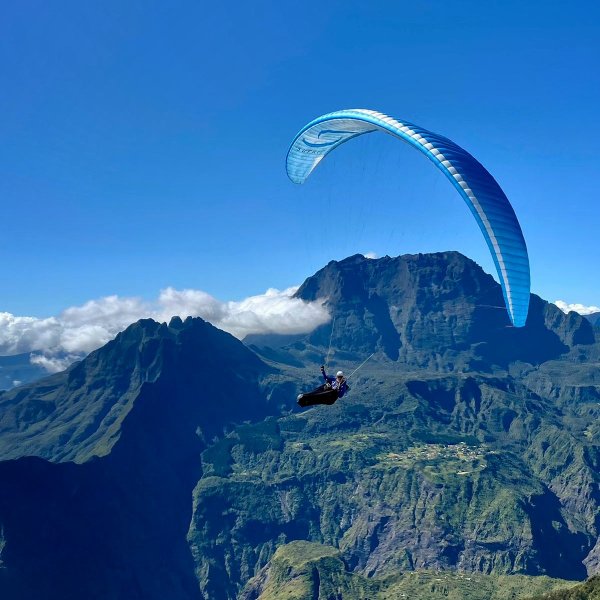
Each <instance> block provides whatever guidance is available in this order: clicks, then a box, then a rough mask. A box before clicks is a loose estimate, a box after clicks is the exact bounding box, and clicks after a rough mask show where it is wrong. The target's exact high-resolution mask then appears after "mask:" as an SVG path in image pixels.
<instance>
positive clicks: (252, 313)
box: [0, 287, 330, 372]
mask: <svg viewBox="0 0 600 600" xmlns="http://www.w3.org/2000/svg"><path fill="white" fill-rule="evenodd" d="M297 289H298V288H297V287H291V288H288V289H286V290H283V291H279V290H275V289H269V290H267V291H266V292H265V293H264V294H260V295H258V296H250V297H249V298H246V299H244V300H241V301H237V302H221V301H219V300H217V299H216V298H214V297H213V296H211V295H210V294H207V293H206V292H203V291H201V290H189V289H188V290H176V289H174V288H171V287H169V288H166V289H164V290H161V292H160V294H159V296H158V298H157V299H156V300H154V301H152V302H148V301H145V300H143V299H141V298H121V297H119V296H106V297H104V298H100V299H98V300H90V301H89V302H86V303H85V304H83V305H81V306H74V307H71V308H67V309H66V310H64V311H63V312H62V313H60V314H59V315H58V316H56V317H49V318H45V319H40V318H36V317H19V316H15V315H12V314H10V313H0V355H9V354H20V353H24V352H31V353H32V355H31V362H32V363H34V364H38V365H41V366H42V367H44V368H45V369H46V370H48V371H50V372H56V371H61V370H63V369H65V368H66V367H67V366H68V365H69V364H70V363H72V362H73V361H74V360H77V359H80V358H82V357H83V356H85V355H86V354H88V353H89V352H91V351H92V350H95V349H96V348H99V347H100V346H102V345H104V344H106V343H107V342H108V341H109V340H111V339H112V338H114V337H115V335H116V334H117V333H118V332H119V331H122V330H123V329H125V328H126V327H127V326H128V325H130V324H131V323H133V322H135V321H137V320H138V319H142V318H148V317H149V318H152V319H155V320H156V321H160V322H164V321H169V320H170V319H171V317H173V316H180V317H182V318H185V317H187V316H193V317H202V318H203V319H205V320H207V321H210V322H211V323H212V324H213V325H215V326H217V327H219V328H221V329H224V330H225V331H228V332H229V333H231V334H232V335H234V336H236V337H238V338H240V339H242V338H244V337H245V336H246V335H248V334H250V333H286V334H293V333H304V332H309V331H312V330H313V329H314V328H315V327H317V326H319V325H322V324H323V323H326V322H327V321H329V318H330V317H329V313H328V312H327V310H326V309H325V307H324V306H323V304H322V303H320V302H310V303H309V302H303V301H302V300H299V299H298V298H293V295H294V293H295V292H296V290H297Z"/></svg>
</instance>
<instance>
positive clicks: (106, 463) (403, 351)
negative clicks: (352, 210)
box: [0, 253, 600, 600]
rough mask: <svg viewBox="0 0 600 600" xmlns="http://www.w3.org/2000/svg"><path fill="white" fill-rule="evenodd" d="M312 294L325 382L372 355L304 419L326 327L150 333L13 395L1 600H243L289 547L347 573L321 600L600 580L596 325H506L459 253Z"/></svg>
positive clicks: (332, 283) (7, 401)
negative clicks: (326, 318)
mask: <svg viewBox="0 0 600 600" xmlns="http://www.w3.org/2000/svg"><path fill="white" fill-rule="evenodd" d="M298 295H299V296H300V297H302V298H304V299H307V300H310V299H320V300H322V301H324V302H326V303H327V306H328V308H329V310H330V311H331V313H332V314H333V315H334V316H335V317H336V325H335V329H334V330H333V349H332V359H331V363H332V364H331V367H332V368H334V369H337V368H339V367H341V368H343V369H344V370H346V371H348V372H349V371H351V370H352V369H353V368H354V367H355V366H356V365H357V364H358V363H360V362H361V361H362V360H363V359H364V358H366V356H368V355H369V354H371V353H374V356H373V358H372V359H371V360H370V361H369V362H368V363H367V365H365V367H364V368H363V369H362V370H361V371H359V372H358V373H357V374H356V375H355V376H354V377H353V379H352V381H351V386H352V390H351V392H350V393H349V395H348V396H347V397H345V398H343V399H342V400H340V401H338V402H337V403H336V404H335V405H333V406H332V407H315V408H312V409H309V410H303V411H300V410H299V409H298V407H297V405H296V403H295V398H296V395H297V393H298V392H299V391H301V390H306V389H310V388H311V387H312V386H313V385H316V384H317V383H318V366H319V364H320V363H321V361H322V360H323V357H324V355H325V354H326V353H327V346H328V343H329V338H330V335H331V333H332V330H331V325H325V326H322V327H319V328H317V329H315V330H314V331H313V332H311V333H310V334H308V335H305V336H288V337H286V338H283V339H282V338H277V336H273V335H271V336H266V337H265V336H253V337H252V338H251V339H249V340H247V345H244V344H242V343H241V342H239V341H238V340H235V339H234V338H233V337H231V336H230V335H228V334H226V333H224V332H222V331H219V330H218V329H216V328H214V327H212V326H211V325H209V324H208V323H205V322H204V321H202V320H201V319H187V320H186V321H185V322H182V321H181V320H180V319H173V320H172V321H171V323H170V324H169V325H166V324H162V325H161V324H158V323H154V322H152V321H140V322H139V323H137V324H134V325H132V326H131V327H129V328H128V329H127V330H126V331H124V332H123V333H122V334H120V335H119V336H117V338H116V339H115V340H114V341H113V342H111V343H109V344H108V345H107V346H105V347H104V348H102V349H100V350H98V351H97V352H95V353H92V354H91V355H90V356H89V357H87V358H86V359H85V360H83V361H82V362H81V363H79V364H77V365H74V366H73V367H71V368H70V369H69V370H67V371H66V372H64V373H60V374H57V375H54V376H52V377H49V378H46V379H44V380H41V381H39V382H36V383H34V384H31V385H26V386H23V387H21V388H19V389H15V390H11V391H8V392H3V393H0V459H1V460H0V561H1V563H0V596H2V598H8V599H9V600H10V599H13V598H14V599H16V598H34V597H35V598H43V599H46V598H47V599H52V600H54V599H57V600H58V599H59V598H60V599H61V600H64V599H67V598H77V599H78V598H81V597H85V598H103V599H104V598H118V599H120V598H127V599H128V600H131V599H136V598H140V599H141V598H143V599H144V600H148V599H150V600H152V599H157V600H158V599H161V600H162V599H163V598H170V599H172V600H180V599H181V600H184V599H185V600H189V599H197V600H200V599H202V600H204V599H210V600H233V599H235V598H237V597H239V596H240V594H242V590H244V588H245V586H246V585H247V584H248V582H249V581H250V580H251V579H253V578H255V579H254V582H255V583H256V581H257V580H256V578H257V577H260V574H261V573H265V572H267V571H268V569H270V568H271V567H273V566H274V565H275V566H276V563H277V560H279V558H281V556H283V555H285V553H286V552H288V551H287V550H283V549H282V550H281V553H283V554H280V555H277V559H275V558H274V557H275V556H276V552H277V551H278V548H281V547H283V548H292V549H293V548H295V546H293V545H291V546H290V545H289V544H290V543H291V542H294V541H305V542H307V543H315V544H319V546H306V548H309V549H310V548H313V549H314V552H316V557H315V556H313V554H312V550H310V551H308V550H307V552H308V555H307V556H306V558H305V559H302V560H303V561H304V562H303V564H305V565H309V563H310V564H312V562H311V561H314V560H316V561H317V562H318V563H319V565H321V564H327V565H330V566H331V569H329V567H328V568H327V569H325V570H322V571H319V572H320V573H322V576H321V575H319V577H320V580H319V581H320V583H319V587H323V589H324V590H327V593H329V591H328V590H330V589H331V590H335V589H336V586H338V587H339V586H342V587H343V586H346V587H345V588H343V589H346V590H349V591H347V592H346V593H347V594H350V593H352V594H361V593H364V594H367V593H375V592H376V593H377V594H380V593H387V594H388V597H390V598H391V597H394V596H393V595H390V594H395V593H396V591H394V590H395V588H394V587H393V586H394V585H396V586H405V587H403V588H398V589H402V591H400V592H398V593H400V594H401V593H406V594H412V593H413V591H412V589H413V588H411V587H410V586H411V585H413V584H414V585H416V586H417V588H418V589H419V590H421V591H422V590H425V591H427V590H430V591H431V590H433V591H431V593H435V594H438V592H439V593H445V592H444V590H446V591H447V592H448V594H455V595H456V594H460V593H466V591H465V590H467V588H469V589H471V590H472V591H473V593H479V592H481V594H480V597H481V598H482V600H483V598H484V597H485V598H487V597H494V596H490V595H489V594H491V593H494V594H500V593H504V592H502V590H509V589H513V588H512V587H511V586H514V589H515V590H519V594H520V593H521V591H524V592H526V593H527V595H534V594H536V593H538V592H541V591H546V590H549V589H551V588H553V587H555V585H558V584H559V583H560V581H559V582H557V580H584V579H585V578H586V576H588V575H592V574H594V573H598V572H600V542H599V539H600V538H599V531H600V487H599V485H600V445H599V444H598V441H597V440H598V439H599V438H598V434H599V433H600V430H599V423H600V374H599V373H600V370H599V369H598V365H599V364H600V344H598V342H597V341H596V338H595V334H594V330H593V328H592V326H591V324H590V323H589V321H587V320H586V319H584V318H582V317H580V316H578V315H576V314H573V313H571V314H569V315H564V314H563V313H562V312H561V311H559V310H558V309H557V308H556V307H555V306H553V305H550V304H548V303H546V302H544V301H543V300H541V299H539V298H537V297H535V296H532V306H531V314H530V320H529V322H528V325H527V327H526V328H524V329H519V330H517V329H515V328H512V327H507V324H508V318H507V316H506V312H505V310H504V309H503V308H502V306H501V303H502V296H501V292H500V290H499V287H498V285H497V284H496V283H495V282H494V280H493V279H492V278H491V277H490V276H489V275H486V274H485V273H484V272H483V271H482V270H481V269H480V268H479V267H478V266H477V265H475V264H474V263H473V262H472V261H469V260H468V259H466V258H465V257H462V256H461V255H459V254H457V253H440V254H434V255H409V256H403V257H398V258H395V259H392V258H384V259H379V260H366V259H364V258H362V257H350V258H349V259H347V260H345V261H341V262H332V263H330V264H329V265H327V267H325V268H324V269H322V270H321V271H319V272H318V273H317V274H315V275H314V276H313V277H311V278H309V279H308V280H307V281H306V283H305V284H304V285H303V286H302V287H301V288H300V289H299V291H298ZM323 546H329V547H332V548H334V549H335V552H334V551H332V550H331V549H325V550H324V549H323ZM294 552H295V551H294ZM302 552H304V550H303V551H302ZM273 560H275V562H273ZM294 560H295V559H294ZM269 565H271V567H269ZM334 566H335V568H334ZM294 568H296V567H294ZM304 568H305V567H302V569H304ZM319 568H320V567H319ZM265 569H266V571H265ZM302 569H300V571H302ZM306 569H308V570H309V571H310V572H311V573H312V572H313V570H312V566H306ZM302 572H303V573H304V571H302ZM328 573H329V574H330V575H331V580H330V579H328V577H329V575H327V574H328ZM411 573H416V574H415V575H412V574H411ZM463 575H464V577H473V578H475V579H471V580H468V579H465V581H463V580H462V579H461V577H462V576H463ZM303 577H304V575H303V576H302V577H298V578H296V579H298V581H299V582H300V583H298V586H300V588H298V589H301V586H303V585H305V583H302V581H304V579H303ZM504 577H506V578H507V579H502V578H504ZM394 578H396V579H394ZM292 579H293V578H292ZM437 579H441V582H438V581H437ZM286 581H287V580H286V579H285V578H283V579H281V584H282V585H287V583H286ZM472 581H476V582H477V585H473V584H472V583H468V582H472ZM501 581H502V582H504V583H502V585H499V584H498V582H501ZM411 582H413V583H411ZM414 582H416V583H414ZM528 582H529V583H528ZM313 584H314V582H313ZM313 584H311V585H313ZM438 584H439V585H438ZM261 585H262V584H261ZM290 585H291V584H290ZM294 585H296V584H294ZM560 585H563V584H562V583H560ZM565 585H566V584H565ZM328 586H329V587H328ZM332 586H333V587H332ZM348 586H349V587H348ZM382 586H383V587H382ZM386 586H387V587H386ZM406 586H408V587H406ZM469 586H470V587H469ZM486 586H487V587H486ZM536 586H539V587H536ZM263 587H264V586H263ZM248 589H250V588H247V590H246V591H248ZM255 589H260V590H261V591H260V593H261V594H262V593H263V592H264V593H266V592H267V591H268V589H267V588H266V587H264V589H262V588H256V587H255ZM290 589H291V590H292V591H294V588H293V586H292V588H290ZM340 589H342V588H340ZM415 589H416V588H415ZM373 590H375V591H373ZM404 590H406V591H404ZM246 591H245V592H243V593H244V594H245V593H246ZM421 591H419V593H421ZM248 593H254V592H251V591H249V592H248ZM269 593H271V592H269ZM273 593H275V592H273ZM294 593H296V592H294ZM298 593H300V592H298ZM303 593H304V592H303ZM335 593H337V592H335V591H331V594H335ZM340 593H341V592H340ZM414 593H416V592H414ZM469 593H470V592H469ZM484 593H485V594H488V596H484V595H483V594H484ZM516 593H517V592H516V591H515V594H516ZM331 594H330V595H331ZM309 597H310V596H309ZM334 597H335V595H334ZM349 597H350V598H352V596H349ZM359 597H360V596H359ZM383 597H386V596H383ZM396 597H401V596H396ZM409 597H410V596H409ZM425 597H427V596H425ZM430 597H435V596H430ZM448 597H451V596H448ZM457 597H460V596H457ZM467 597H468V596H467ZM475 597H476V596H473V598H475ZM498 597H499V598H500V597H501V596H498ZM515 597H518V596H516V595H515ZM328 600H329V598H328Z"/></svg>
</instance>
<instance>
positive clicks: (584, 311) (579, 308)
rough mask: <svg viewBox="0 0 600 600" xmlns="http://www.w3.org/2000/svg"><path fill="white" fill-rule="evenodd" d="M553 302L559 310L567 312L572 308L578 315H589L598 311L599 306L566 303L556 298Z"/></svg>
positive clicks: (599, 309)
mask: <svg viewBox="0 0 600 600" xmlns="http://www.w3.org/2000/svg"><path fill="white" fill-rule="evenodd" d="M554 304H556V306H558V308H560V310H562V311H563V312H565V313H568V312H570V311H572V310H574V311H575V312H576V313H579V314H580V315H591V314H593V313H597V312H600V306H585V304H568V303H567V302H564V301H563V300H556V302H554Z"/></svg>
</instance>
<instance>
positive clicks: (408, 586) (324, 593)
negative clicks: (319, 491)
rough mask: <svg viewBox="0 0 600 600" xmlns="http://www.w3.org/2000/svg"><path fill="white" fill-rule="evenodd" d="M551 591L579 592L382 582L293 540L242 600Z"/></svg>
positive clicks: (523, 581)
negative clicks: (358, 572)
mask: <svg viewBox="0 0 600 600" xmlns="http://www.w3.org/2000/svg"><path fill="white" fill-rule="evenodd" d="M555 587H559V588H561V592H562V590H564V591H565V592H566V591H567V590H574V589H578V588H579V586H573V584H565V583H564V582H562V581H559V580H552V579H550V578H548V577H526V576H523V575H509V576H506V575H498V576H485V575H481V574H477V573H470V574H466V573H459V572H448V571H419V572H414V571H409V572H405V573H396V574H394V575H390V576H388V577H385V578H374V577H365V576H364V575H358V574H356V573H352V572H351V571H349V570H348V568H347V566H346V565H345V563H344V560H343V557H342V555H341V553H340V552H339V550H337V549H335V548H333V547H331V546H323V545H321V544H315V543H311V542H303V541H296V542H290V543H289V544H285V545H283V546H280V547H279V548H278V549H277V551H276V552H275V554H274V556H273V558H272V559H271V560H270V561H269V563H268V564H267V565H266V566H265V567H263V568H262V569H261V570H260V571H259V572H258V574H257V575H256V576H255V577H253V578H252V579H251V580H250V581H249V582H248V584H247V585H246V587H245V588H244V590H243V592H242V594H241V595H240V600H277V598H294V599H298V600H301V599H309V598H310V599H314V600H327V599H329V598H343V600H384V599H389V598H427V599H428V600H436V599H439V600H447V599H448V598H450V599H451V600H452V599H454V600H472V599H478V598H482V597H483V598H486V599H487V600H513V599H514V598H515V597H523V595H524V594H532V593H540V592H543V591H545V590H551V589H552V588H555ZM545 597H546V596H542V598H545ZM551 597H553V596H551ZM563 597H565V598H566V597H567V596H557V599H558V598H563ZM574 598H575V596H574Z"/></svg>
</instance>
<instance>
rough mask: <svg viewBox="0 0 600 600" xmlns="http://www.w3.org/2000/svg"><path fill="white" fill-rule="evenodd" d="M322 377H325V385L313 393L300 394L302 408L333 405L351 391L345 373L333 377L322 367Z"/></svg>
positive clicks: (339, 372)
mask: <svg viewBox="0 0 600 600" xmlns="http://www.w3.org/2000/svg"><path fill="white" fill-rule="evenodd" d="M321 375H323V379H324V380H325V383H324V384H323V385H321V386H319V387H318V388H316V389H315V390H313V391H312V392H308V393H306V394H300V395H299V396H298V404H299V405H300V406H302V407H305V406H314V405H315V404H328V405H331V404H333V403H334V402H335V401H336V400H338V399H339V398H341V397H342V396H344V394H345V393H346V392H348V391H349V390H350V386H349V385H348V381H347V380H346V378H345V377H344V373H343V371H338V372H337V373H336V376H335V377H331V376H329V375H327V373H326V372H325V366H324V365H321Z"/></svg>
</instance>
